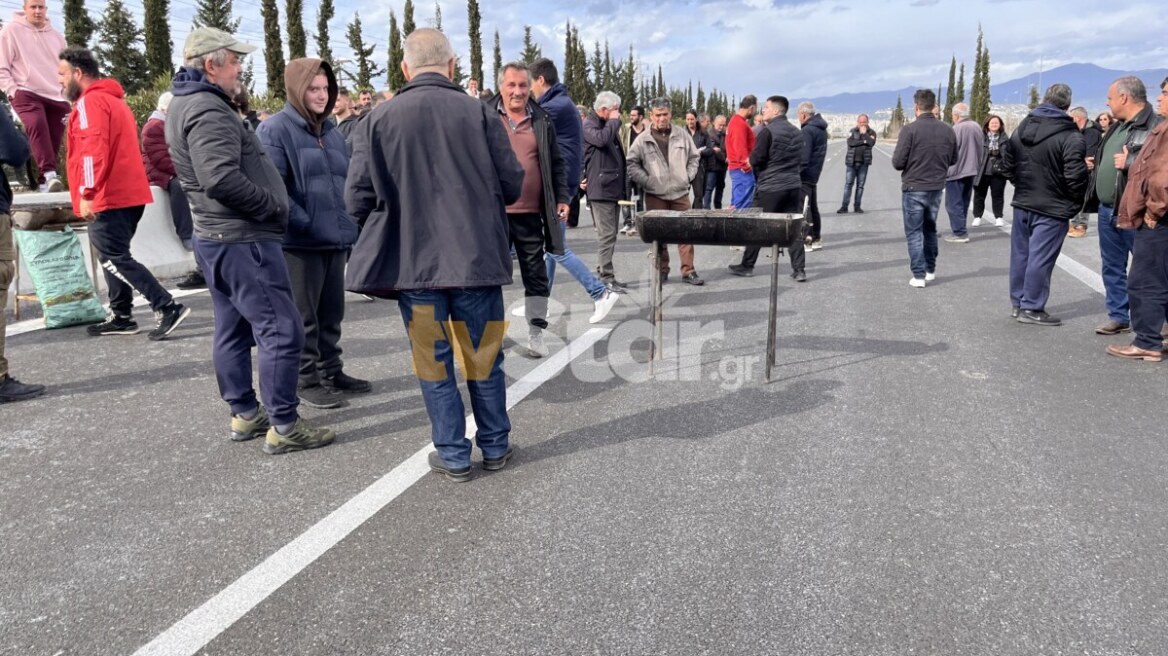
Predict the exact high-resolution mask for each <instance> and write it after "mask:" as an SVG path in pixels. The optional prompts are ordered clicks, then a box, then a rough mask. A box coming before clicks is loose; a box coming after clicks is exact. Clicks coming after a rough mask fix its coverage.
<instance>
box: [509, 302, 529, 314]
mask: <svg viewBox="0 0 1168 656" xmlns="http://www.w3.org/2000/svg"><path fill="white" fill-rule="evenodd" d="M511 316H513V317H526V316H527V308H526V307H525V306H524V305H523V304H522V303H520V304H519V307H517V308H515V309H514V310H511Z"/></svg>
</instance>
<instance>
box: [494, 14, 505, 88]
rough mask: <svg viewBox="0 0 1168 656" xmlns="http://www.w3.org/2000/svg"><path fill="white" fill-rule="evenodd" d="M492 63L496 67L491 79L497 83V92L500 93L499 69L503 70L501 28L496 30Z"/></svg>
mask: <svg viewBox="0 0 1168 656" xmlns="http://www.w3.org/2000/svg"><path fill="white" fill-rule="evenodd" d="M491 63H492V64H494V66H493V67H492V68H491V79H493V80H494V81H495V87H494V88H495V91H498V90H499V69H500V68H503V47H502V46H501V45H499V28H495V52H494V58H493V60H492V61H491Z"/></svg>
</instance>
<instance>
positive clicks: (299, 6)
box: [284, 0, 308, 59]
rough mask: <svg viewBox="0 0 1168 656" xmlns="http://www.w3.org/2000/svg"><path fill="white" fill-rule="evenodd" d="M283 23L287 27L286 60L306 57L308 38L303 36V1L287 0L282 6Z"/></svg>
mask: <svg viewBox="0 0 1168 656" xmlns="http://www.w3.org/2000/svg"><path fill="white" fill-rule="evenodd" d="M284 22H285V23H286V24H287V26H288V59H301V58H303V57H306V56H307V55H308V37H307V36H306V35H305V34H304V0H288V2H287V4H285V5H284Z"/></svg>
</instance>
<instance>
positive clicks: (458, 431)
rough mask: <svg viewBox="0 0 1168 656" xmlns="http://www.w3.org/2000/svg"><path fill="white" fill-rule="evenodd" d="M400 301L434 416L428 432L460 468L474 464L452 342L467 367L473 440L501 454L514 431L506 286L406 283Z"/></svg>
mask: <svg viewBox="0 0 1168 656" xmlns="http://www.w3.org/2000/svg"><path fill="white" fill-rule="evenodd" d="M398 307H399V309H400V310H401V315H402V320H403V321H404V322H405V324H406V334H407V335H408V336H409V338H410V347H411V349H412V352H413V360H414V371H415V373H416V374H417V376H418V384H419V385H420V386H421V388H422V400H423V401H424V402H425V404H426V414H428V415H429V416H430V439H431V440H432V441H433V442H434V448H435V449H436V450H437V451H438V455H439V456H441V457H442V462H444V463H445V464H446V465H447V466H448V467H453V468H456V469H457V468H461V467H469V466H470V453H471V442H470V440H468V439H467V438H466V406H464V405H463V403H462V394H461V393H460V392H459V390H458V381H457V379H456V378H455V374H454V360H455V355H454V345H455V344H457V347H458V349H459V352H460V357H459V362H460V363H463V364H464V365H465V367H466V369H467V371H465V372H464V374H465V375H466V381H467V382H466V386H467V389H468V390H469V392H470V406H471V411H472V412H473V413H474V419H475V427H476V429H477V432H476V434H475V442H477V443H478V446H479V448H480V449H482V452H483V457H484V458H501V457H503V455H504V454H505V453H506V452H507V445H508V440H509V437H510V434H511V420H510V419H509V418H508V417H507V380H506V377H505V376H504V374H503V336H504V335H505V334H506V323H505V321H504V319H503V288H502V287H467V288H463V289H426V290H405V291H402V292H400V293H399V297H398ZM452 334H453V335H452Z"/></svg>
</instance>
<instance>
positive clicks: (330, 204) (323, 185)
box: [256, 57, 357, 250]
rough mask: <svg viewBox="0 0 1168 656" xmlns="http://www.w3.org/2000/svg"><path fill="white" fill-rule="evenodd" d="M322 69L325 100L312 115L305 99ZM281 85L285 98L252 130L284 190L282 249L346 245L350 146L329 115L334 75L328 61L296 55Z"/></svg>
mask: <svg viewBox="0 0 1168 656" xmlns="http://www.w3.org/2000/svg"><path fill="white" fill-rule="evenodd" d="M321 69H323V70H324V72H325V76H326V77H328V88H329V100H328V104H327V105H325V109H324V113H323V114H314V113H313V112H311V111H310V110H309V109H308V108H307V107H305V106H304V103H303V98H304V92H305V91H306V90H307V89H308V86H309V84H310V83H311V82H312V80H313V78H314V77H315V74H316V71H317V70H321ZM284 88H286V89H287V90H288V103H287V104H286V105H285V106H284V109H283V110H281V111H280V112H278V113H277V114H276V115H275V116H272V117H271V118H269V119H268V120H266V121H264V122H263V123H260V128H259V130H257V131H256V136H257V137H259V140H260V143H262V144H263V145H264V149H265V150H266V151H267V153H268V158H269V159H271V160H272V163H273V164H275V165H276V170H277V171H279V172H280V176H281V177H282V178H283V179H284V185H285V187H286V188H287V190H288V231H287V232H286V233H285V234H284V248H287V249H304V250H348V249H349V247H351V246H352V245H353V243H354V242H356V241H357V221H356V220H355V219H354V218H353V217H352V216H351V215H350V214H349V212H348V211H347V210H346V209H345V178H346V176H348V174H349V147H348V146H347V145H346V144H345V137H344V136H342V135H341V132H340V130H338V129H337V128H336V127H335V126H334V125H333V123H332V121H329V120H327V119H328V116H329V114H331V113H332V110H333V105H334V104H336V101H337V93H338V86H337V78H336V76H335V75H334V74H333V69H332V66H330V65H329V64H328V63H327V62H322V61H321V60H319V59H314V58H310V57H309V58H303V59H294V60H292V61H290V62H288V66H287V67H285V69H284Z"/></svg>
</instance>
